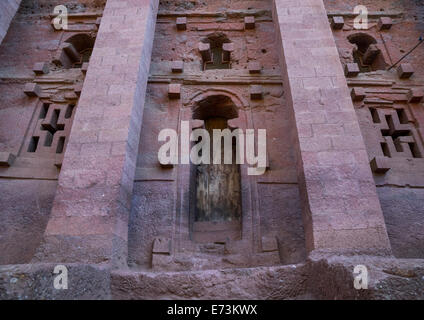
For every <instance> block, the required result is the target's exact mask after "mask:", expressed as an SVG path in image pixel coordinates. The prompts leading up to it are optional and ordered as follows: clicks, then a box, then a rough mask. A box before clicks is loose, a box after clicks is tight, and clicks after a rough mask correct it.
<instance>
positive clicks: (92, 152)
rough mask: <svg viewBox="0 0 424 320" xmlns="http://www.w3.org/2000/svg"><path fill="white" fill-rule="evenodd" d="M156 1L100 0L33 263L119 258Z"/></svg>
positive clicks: (124, 244)
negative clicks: (102, 4) (66, 247)
mask: <svg viewBox="0 0 424 320" xmlns="http://www.w3.org/2000/svg"><path fill="white" fill-rule="evenodd" d="M157 6H158V1H138V2H134V1H116V0H112V1H108V2H107V4H106V7H105V10H104V12H103V18H102V22H101V25H100V30H99V33H98V37H97V41H96V44H95V47H94V51H93V55H92V57H91V60H90V65H89V68H88V72H87V77H86V79H85V82H84V87H83V90H82V93H81V98H80V102H79V106H78V112H77V114H76V116H75V120H74V130H73V131H72V133H71V136H70V138H69V143H68V152H67V153H66V156H65V159H64V163H63V166H62V171H61V176H60V178H59V186H58V192H57V196H56V198H55V202H54V205H53V209H52V215H51V218H50V220H49V223H48V225H47V229H46V233H45V240H44V241H45V243H44V244H43V245H42V246H41V248H40V250H39V252H38V255H37V259H38V260H42V261H52V260H62V261H69V262H70V261H73V262H76V261H91V262H104V261H111V262H113V263H117V264H124V263H126V251H127V233H128V215H129V208H130V202H131V193H132V188H133V181H134V174H135V161H136V159H135V156H136V152H137V151H136V150H137V146H138V139H139V136H140V127H141V122H142V116H143V106H144V93H145V90H146V83H147V74H148V69H149V63H150V56H151V50H152V43H153V35H154V29H155V28H154V27H155V20H156V12H157ZM68 242H69V243H70V245H69V250H67V251H69V252H63V251H62V250H60V249H59V248H60V243H62V244H63V245H65V243H68ZM71 257H72V258H71Z"/></svg>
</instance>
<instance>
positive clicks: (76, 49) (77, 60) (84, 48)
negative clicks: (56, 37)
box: [53, 33, 95, 69]
mask: <svg viewBox="0 0 424 320" xmlns="http://www.w3.org/2000/svg"><path fill="white" fill-rule="evenodd" d="M94 41H95V39H94V38H92V37H91V36H90V35H88V34H85V33H81V34H76V35H74V36H72V37H70V38H69V39H67V40H66V41H65V42H64V43H63V45H62V46H61V51H60V52H59V53H58V55H57V56H56V57H55V58H54V60H53V62H54V63H55V64H56V65H59V66H62V67H64V68H66V69H69V68H81V66H82V64H83V63H84V62H88V61H89V60H90V56H91V53H92V51H93V47H94Z"/></svg>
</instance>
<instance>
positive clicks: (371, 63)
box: [347, 32, 387, 72]
mask: <svg viewBox="0 0 424 320" xmlns="http://www.w3.org/2000/svg"><path fill="white" fill-rule="evenodd" d="M347 39H348V40H349V42H350V43H352V44H353V45H354V48H353V51H352V56H353V60H354V61H355V62H356V63H357V64H358V66H359V69H360V71H361V72H370V71H376V70H384V69H385V68H386V67H387V63H386V62H385V60H384V56H383V53H382V52H381V49H380V47H379V45H378V44H377V40H376V39H375V38H374V37H373V36H371V35H369V34H367V33H365V32H358V33H354V34H351V35H349V36H348V37H347Z"/></svg>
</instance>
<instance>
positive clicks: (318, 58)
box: [0, 0, 424, 299]
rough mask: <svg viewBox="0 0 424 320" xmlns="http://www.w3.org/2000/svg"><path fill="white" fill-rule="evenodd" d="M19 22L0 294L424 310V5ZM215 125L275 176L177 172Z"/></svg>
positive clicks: (308, 4) (48, 15) (6, 103)
mask: <svg viewBox="0 0 424 320" xmlns="http://www.w3.org/2000/svg"><path fill="white" fill-rule="evenodd" d="M59 5H63V6H65V7H66V9H67V16H66V18H64V19H65V20H66V23H67V26H66V28H57V26H55V24H54V21H57V20H55V18H56V17H57V14H56V13H55V7H56V6H59ZM358 5H361V6H363V7H360V8H362V9H361V10H362V14H364V13H367V16H366V17H365V18H364V17H361V19H358V12H357V9H358V7H357V6H358ZM355 7H356V9H355ZM0 10H1V11H0V98H1V99H0V298H1V299H15V298H17V299H62V298H65V299H172V298H176V299H350V298H358V299H395V298H421V299H423V298H424V289H423V288H424V98H423V96H424V64H423V61H424V45H420V44H421V43H422V42H423V40H422V36H424V5H423V4H422V2H421V3H420V1H413V0H410V1H394V0H390V1H372V0H363V1H359V0H353V1H344V0H243V1H242V0H214V1H207V0H204V1H202V0H191V1H180V0H175V1H164V0H163V1H162V0H161V1H159V0H79V1H75V0H51V1H47V0H22V1H21V0H7V1H2V2H1V3H0ZM62 22H63V21H61V23H62ZM183 124H188V125H187V126H185V125H183ZM199 128H204V129H206V130H207V131H208V132H212V131H213V130H214V129H232V130H235V129H240V130H244V132H245V131H246V130H248V129H254V130H255V131H257V130H260V129H265V130H266V144H267V151H266V158H267V161H266V168H263V169H264V171H265V172H264V173H263V174H258V175H249V174H248V168H249V165H248V164H247V163H240V164H239V163H235V164H223V165H213V164H194V163H191V164H169V165H164V164H161V163H160V162H159V161H158V150H159V148H160V147H161V145H162V144H163V142H161V141H159V140H160V139H158V136H159V134H160V132H161V131H162V130H164V129H172V130H174V131H175V132H177V133H178V135H179V136H183V135H185V134H190V132H193V131H194V130H196V129H199ZM190 143H191V144H192V145H193V144H194V142H193V141H191V142H190ZM184 152H185V151H184V150H181V152H180V157H183V156H185V154H184ZM219 152H220V151H219ZM57 265H64V266H66V268H67V269H68V276H69V282H68V283H69V288H68V289H67V290H58V289H55V288H54V286H53V278H54V273H53V271H54V269H55V266H57ZM358 265H360V266H365V267H366V270H367V271H368V280H369V283H368V289H361V290H358V289H357V288H355V287H354V279H355V273H354V268H355V267H356V266H358Z"/></svg>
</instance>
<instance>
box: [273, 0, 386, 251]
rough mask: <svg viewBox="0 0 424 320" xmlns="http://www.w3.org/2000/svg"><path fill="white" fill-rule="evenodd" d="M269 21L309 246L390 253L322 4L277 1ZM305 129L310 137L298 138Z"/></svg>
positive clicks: (350, 103) (349, 99) (364, 153)
mask: <svg viewBox="0 0 424 320" xmlns="http://www.w3.org/2000/svg"><path fill="white" fill-rule="evenodd" d="M293 5H296V9H295V10H294V9H293V8H292V6H293ZM289 8H290V9H289ZM274 18H275V19H276V22H277V21H278V25H277V29H278V32H279V34H280V37H281V40H280V41H281V43H282V48H283V50H282V56H281V63H282V70H283V76H284V78H285V80H286V82H287V84H288V87H289V89H288V95H289V99H288V100H289V102H290V104H291V108H293V113H294V117H293V120H294V121H295V123H296V126H297V130H298V137H299V140H298V146H297V148H298V152H299V154H298V159H299V163H298V175H299V183H300V185H301V191H300V192H301V196H302V204H303V216H304V224H305V229H306V230H305V232H306V243H307V248H308V250H309V251H311V250H320V249H326V250H334V251H338V250H339V251H359V252H360V251H364V252H373V253H385V254H388V253H390V244H389V241H388V237H387V232H386V228H385V223H384V219H383V215H382V211H381V207H380V203H379V200H378V196H377V193H376V189H375V185H374V181H373V179H372V175H371V171H370V168H369V164H368V160H367V159H368V156H367V154H366V149H365V145H364V142H363V140H362V139H361V131H360V129H359V126H358V124H357V118H356V115H355V111H354V108H353V105H352V102H351V98H350V95H349V90H348V87H347V84H346V80H345V78H344V75H343V69H342V65H341V64H340V61H339V54H338V51H337V47H336V44H335V42H334V39H333V36H332V33H331V29H330V26H329V23H328V20H327V15H326V11H325V8H324V5H323V3H322V1H320V0H316V1H306V0H305V1H300V2H299V1H292V0H277V1H275V9H274ZM296 23H297V24H298V25H299V28H294V26H295V25H296ZM299 50H301V51H302V55H299ZM307 70H309V72H307ZM333 114H334V115H336V116H341V115H342V116H343V120H342V121H340V120H337V119H340V118H334V117H333ZM306 129H309V133H307V134H303V133H302V132H304V130H306ZM306 132H307V131H306Z"/></svg>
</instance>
